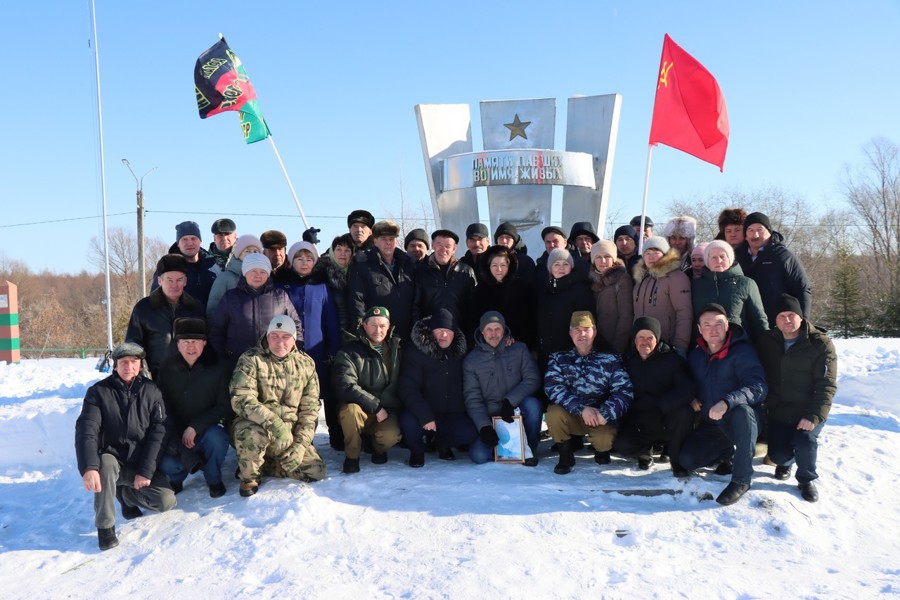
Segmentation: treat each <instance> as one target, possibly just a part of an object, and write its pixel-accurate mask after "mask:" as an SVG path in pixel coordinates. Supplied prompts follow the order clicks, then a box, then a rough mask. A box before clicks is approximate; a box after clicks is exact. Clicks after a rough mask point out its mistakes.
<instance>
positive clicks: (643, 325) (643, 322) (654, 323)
mask: <svg viewBox="0 0 900 600" xmlns="http://www.w3.org/2000/svg"><path fill="white" fill-rule="evenodd" d="M644 329H646V330H647V331H651V332H653V336H654V337H655V338H656V340H657V341H659V336H660V335H661V334H660V332H661V331H662V327H661V326H660V324H659V320H658V319H655V318H653V317H638V318H637V319H635V320H634V324H633V325H632V326H631V341H634V338H635V336H636V335H637V334H638V332H639V331H643V330H644Z"/></svg>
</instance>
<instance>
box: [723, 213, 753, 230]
mask: <svg viewBox="0 0 900 600" xmlns="http://www.w3.org/2000/svg"><path fill="white" fill-rule="evenodd" d="M746 218H747V211H745V210H744V209H743V208H726V209H725V210H723V211H722V212H720V213H719V233H723V232H724V231H725V228H726V227H727V226H729V225H743V224H744V219H746Z"/></svg>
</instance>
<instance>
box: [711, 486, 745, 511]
mask: <svg viewBox="0 0 900 600" xmlns="http://www.w3.org/2000/svg"><path fill="white" fill-rule="evenodd" d="M749 489H750V484H749V483H737V482H736V481H732V482H731V483H729V484H728V485H727V486H726V487H725V489H724V490H722V493H721V494H719V497H718V498H716V502H718V503H719V504H721V505H722V506H729V505H731V504H734V503H735V502H737V501H738V500H740V499H741V496H743V495H744V494H746V493H747V491H748V490H749Z"/></svg>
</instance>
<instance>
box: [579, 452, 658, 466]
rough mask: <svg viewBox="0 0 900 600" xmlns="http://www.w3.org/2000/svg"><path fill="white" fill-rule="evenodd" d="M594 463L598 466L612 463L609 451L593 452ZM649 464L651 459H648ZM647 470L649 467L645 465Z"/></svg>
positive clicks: (651, 461)
mask: <svg viewBox="0 0 900 600" xmlns="http://www.w3.org/2000/svg"><path fill="white" fill-rule="evenodd" d="M594 462H595V463H597V464H598V465H608V464H609V463H611V462H612V458H610V456H609V450H607V451H606V452H600V451H599V450H594ZM650 463H651V464H652V463H653V459H650ZM647 468H650V465H647Z"/></svg>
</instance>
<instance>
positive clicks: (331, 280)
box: [313, 233, 356, 331]
mask: <svg viewBox="0 0 900 600" xmlns="http://www.w3.org/2000/svg"><path fill="white" fill-rule="evenodd" d="M355 248H356V247H355V246H354V245H353V238H351V237H350V234H349V233H345V234H344V235H339V236H337V237H336V238H334V239H333V240H332V241H331V251H329V252H326V253H325V254H324V255H323V256H321V257H319V260H317V261H316V265H315V267H313V275H314V276H315V278H316V279H317V280H321V281H322V282H324V283H325V285H327V286H328V291H329V292H330V293H331V299H332V301H333V302H334V307H335V309H336V310H337V318H338V325H339V326H340V328H341V329H342V330H346V331H355V330H356V324H355V323H350V308H349V307H348V306H347V281H348V276H349V269H350V261H351V260H353V255H354V254H356V249H355Z"/></svg>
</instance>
